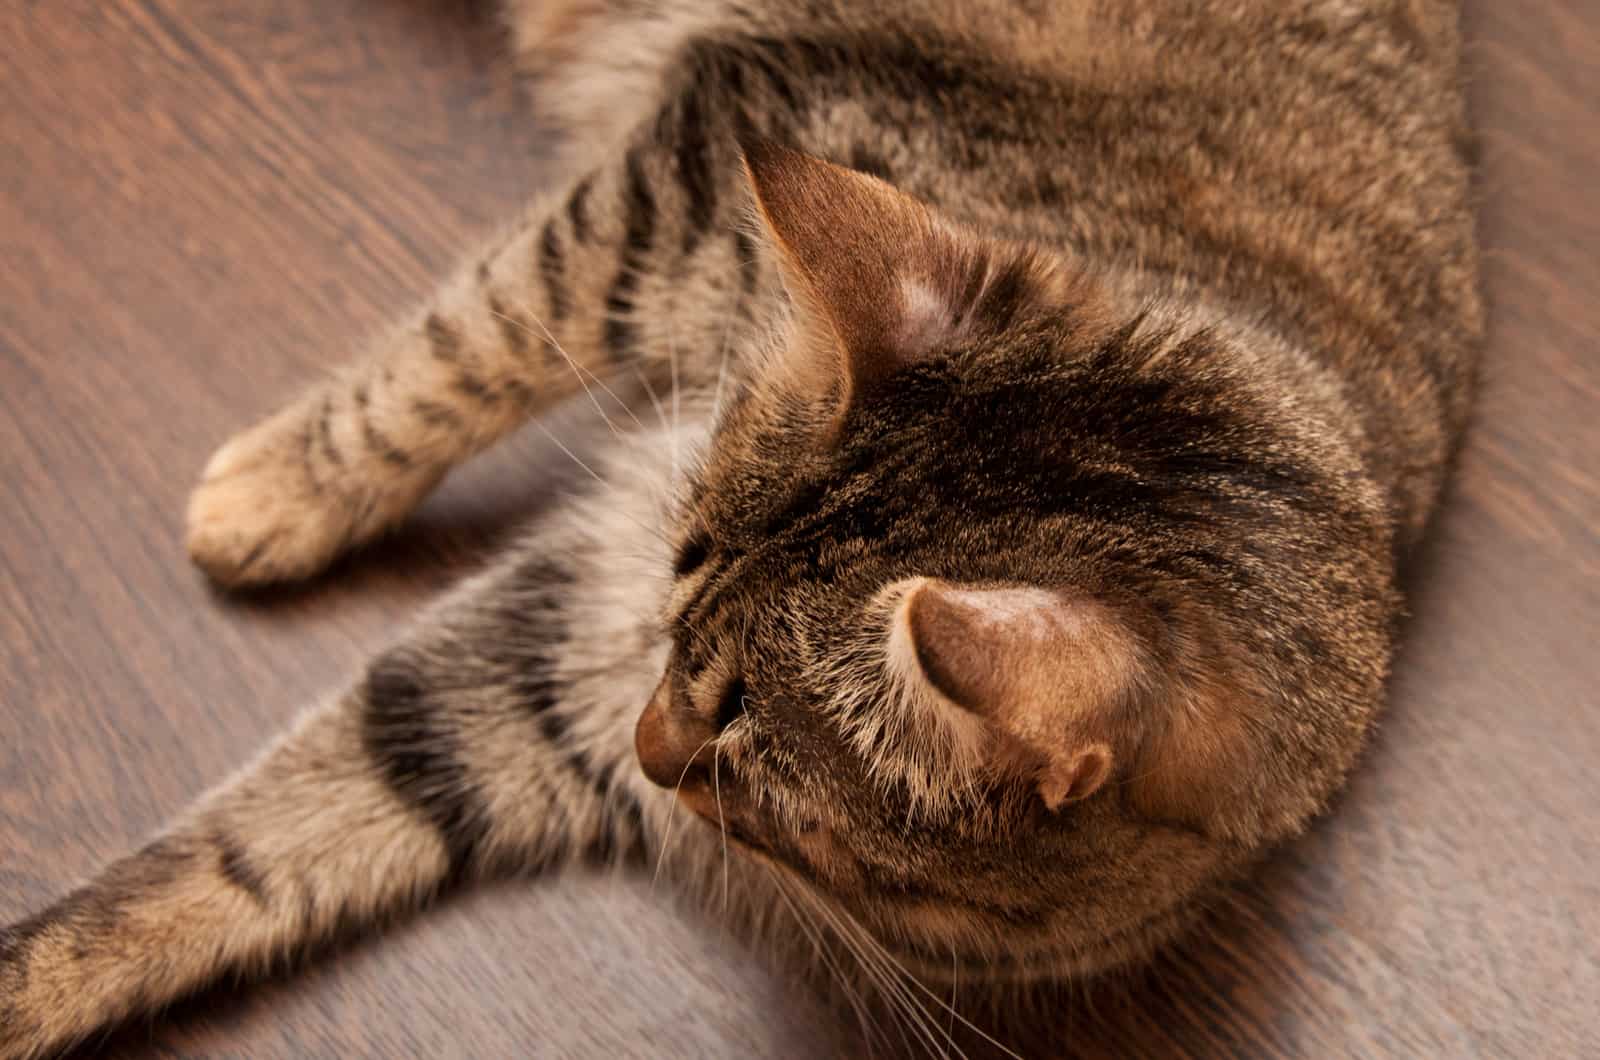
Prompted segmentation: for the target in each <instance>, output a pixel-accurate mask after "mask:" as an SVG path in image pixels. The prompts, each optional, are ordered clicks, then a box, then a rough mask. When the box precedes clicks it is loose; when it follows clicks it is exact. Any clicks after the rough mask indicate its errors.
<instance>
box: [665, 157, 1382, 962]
mask: <svg viewBox="0 0 1600 1060" xmlns="http://www.w3.org/2000/svg"><path fill="white" fill-rule="evenodd" d="M747 169H748V171H749V175H750V180H751V183H752V186H753V188H754V191H755V201H756V204H757V206H758V209H759V214H760V216H761V221H762V224H763V225H764V226H765V228H766V236H767V238H768V240H769V244H770V246H771V247H772V248H773V249H774V252H775V255H776V257H777V258H778V260H779V262H780V267H781V271H782V273H783V276H784V280H785V284H786V287H787V288H788V290H789V292H790V295H791V298H790V301H791V303H792V314H791V318H790V319H789V321H788V323H787V326H786V327H784V328H782V329H780V334H779V335H778V337H777V338H776V339H775V341H774V345H773V349H772V351H771V353H770V356H769V358H768V360H767V362H766V363H765V365H764V367H762V368H761V369H760V370H759V371H758V372H757V373H756V374H755V378H754V379H753V380H752V381H751V382H750V383H749V385H748V386H747V387H745V388H744V389H743V392H742V393H741V394H740V395H739V396H738V397H737V398H736V399H735V400H734V401H733V402H732V403H731V406H730V407H729V408H727V409H726V410H725V412H724V413H723V415H722V417H721V419H720V422H719V423H718V425H717V429H716V433H715V436H714V438H713V440H712V442H711V446H710V449H709V452H708V453H707V454H706V456H705V459H704V461H703V463H702V465H701V466H700V468H699V469H698V471H697V472H696V474H695V475H694V476H693V477H692V481H691V483H690V484H689V487H688V490H687V495H686V496H685V498H684V503H683V504H682V506H681V510H680V512H679V515H678V518H679V521H680V526H679V527H678V531H677V541H678V546H677V554H676V557H675V571H674V574H675V584H674V589H673V592H672V595H671V602H670V605H669V614H668V615H667V616H666V618H667V621H668V623H669V629H670V632H671V636H672V640H673V644H674V648H673V652H672V656H671V660H670V662H669V664H668V667H667V672H666V675H665V677H664V679H663V681H662V683H661V686H660V689H659V690H658V692H657V693H656V696H655V697H654V699H653V700H652V702H651V704H650V705H649V707H648V708H647V709H646V710H645V712H644V714H643V715H642V717H641V720H640V724H639V729H638V746H639V752H640V758H641V761H642V763H643V765H644V768H645V771H646V772H647V773H648V774H649V775H650V776H651V778H652V779H654V780H656V781H657V782H659V783H662V784H664V785H667V786H675V787H677V788H678V789H679V791H680V797H681V798H682V799H683V800H684V801H685V802H687V803H688V804H689V805H690V806H691V807H692V808H693V809H695V810H696V811H698V812H699V813H700V814H701V816H703V817H705V818H707V819H708V820H709V821H711V822H712V823H713V825H724V826H725V827H726V829H727V831H728V833H729V835H730V836H732V837H733V838H734V839H735V840H736V841H737V842H738V843H740V844H742V846H743V847H745V848H746V849H747V850H748V851H749V852H751V853H752V854H753V856H755V857H757V858H765V859H770V861H771V862H772V863H773V864H774V865H775V866H777V867H779V868H778V871H780V872H783V873H786V874H789V875H791V876H792V877H796V878H798V879H799V880H801V881H803V882H804V885H805V886H807V887H809V888H811V889H812V890H814V891H816V892H818V893H819V894H821V895H823V896H825V897H826V898H827V899H828V900H830V901H833V902H836V903H838V904H839V905H840V906H841V907H843V908H845V909H846V910H848V911H849V912H850V913H851V915H853V916H855V917H857V918H859V919H860V920H862V921H863V922H865V923H866V925H867V926H868V927H869V928H870V929H871V930H872V931H874V932H875V933H876V934H877V935H878V936H879V937H880V938H882V939H884V940H885V941H887V942H888V943H890V944H891V945H892V946H893V947H894V948H895V949H896V951H897V952H898V954H899V956H900V959H902V960H905V961H907V962H916V963H917V964H918V965H919V966H920V967H921V969H922V970H923V972H924V973H925V974H928V975H930V976H931V975H938V974H939V973H940V972H941V971H945V970H948V969H950V968H951V967H952V963H954V964H956V965H958V966H959V965H962V964H967V963H970V964H972V965H975V966H978V967H981V968H983V969H985V974H987V975H991V976H992V975H1009V976H1013V977H1015V978H1019V979H1025V978H1036V977H1047V976H1048V977H1054V976H1061V975H1065V974H1073V973H1078V972H1084V971H1090V970H1094V969H1098V968H1103V967H1106V966H1108V965H1111V964H1115V963H1117V962H1119V961H1122V960H1125V959H1128V958H1131V957H1134V956H1137V955H1139V954H1142V953H1143V952H1144V951H1145V950H1146V949H1148V947H1149V946H1150V945H1151V944H1152V943H1154V942H1158V941H1160V940H1161V939H1162V938H1164V937H1166V936H1167V935H1169V934H1171V933H1172V932H1173V931H1174V930H1176V929H1177V928H1178V927H1180V926H1181V925H1182V924H1183V923H1184V921H1185V920H1186V918H1187V914H1188V911H1189V908H1190V907H1191V906H1192V905H1193V902H1192V899H1194V898H1195V897H1197V896H1198V895H1200V894H1202V893H1203V892H1204V891H1205V890H1206V889H1207V888H1209V887H1211V886H1213V885H1214V884H1215V883H1216V882H1217V881H1218V880H1220V879H1222V878H1224V877H1226V876H1227V875H1229V874H1231V873H1232V872H1234V871H1236V870H1237V868H1238V867H1240V866H1241V865H1242V864H1244V863H1245V862H1247V861H1248V860H1249V859H1250V857H1251V856H1252V855H1253V854H1254V853H1255V852H1257V851H1258V850H1259V849H1261V848H1262V847H1263V846H1264V845H1265V844H1267V843H1269V842H1270V841H1272V840H1275V839H1278V838H1281V837H1283V836H1285V835H1287V834H1290V833H1292V832H1294V831H1295V830H1296V829H1298V828H1299V827H1301V826H1302V824H1303V823H1304V822H1305V820H1306V819H1307V818H1308V816H1309V815H1310V814H1312V813H1313V812H1315V810H1316V809H1317V808H1318V807H1319V806H1320V805H1321V804H1322V802H1323V801H1324V800H1325V799H1326V797H1327V796H1328V794H1329V793H1330V792H1331V791H1332V790H1333V789H1334V788H1335V787H1336V785H1337V783H1338V781H1339V779H1340V778H1341V777H1342V776H1343V774H1344V772H1345V771H1346V769H1347V768H1348V766H1349V764H1350V762H1351V760H1352V757H1353V756H1354V754H1355V752H1356V750H1357V749H1358V747H1359V744H1360V741H1361V737H1362V734H1363V733H1364V731H1365V729H1366V727H1367V725H1368V721H1369V719H1370V713H1371V711H1372V709H1373V707H1374V705H1375V703H1376V699H1377V695H1378V692H1379V686H1380V684H1381V680H1382V677H1383V672H1384V668H1385V665H1386V660H1387V651H1388V636H1389V634H1388V628H1387V621H1388V615H1389V613H1390V608H1391V606H1392V599H1391V592H1392V590H1391V587H1390V576H1389V573H1388V571H1389V563H1388V560H1387V556H1386V550H1387V544H1386V542H1387V538H1386V534H1387V531H1386V529H1385V524H1384V521H1383V519H1382V516H1381V508H1380V506H1379V503H1378V501H1377V499H1376V497H1375V495H1374V494H1373V493H1372V491H1371V489H1370V487H1368V486H1366V485H1365V479H1364V478H1363V477H1362V475H1361V474H1360V469H1359V467H1358V466H1356V464H1355V463H1354V461H1353V458H1352V457H1351V456H1350V455H1349V448H1350V447H1349V445H1348V443H1347V441H1345V440H1344V438H1343V436H1342V435H1341V434H1340V433H1339V428H1337V427H1336V425H1332V424H1330V423H1328V422H1327V409H1326V408H1323V407H1320V406H1318V405H1316V403H1315V402H1312V401H1308V400H1306V399H1304V397H1303V395H1300V394H1298V393H1297V391H1296V387H1297V386H1300V385H1301V383H1303V380H1302V381H1296V380H1291V379H1287V378H1285V377H1284V376H1283V374H1282V372H1281V371H1280V370H1279V369H1277V368H1274V367H1273V364H1274V363H1275V362H1274V361H1273V360H1272V359H1271V358H1266V357H1258V356H1254V355H1253V354H1252V353H1251V351H1250V350H1248V349H1245V348H1243V345H1242V340H1241V339H1240V336H1239V335H1238V334H1235V333H1232V332H1229V331H1227V330H1226V329H1224V328H1220V327H1218V326H1216V325H1215V324H1214V323H1206V322H1202V321H1198V320H1196V319H1194V318H1192V317H1190V316H1186V315H1184V314H1183V313H1180V312H1176V311H1174V310H1173V309H1172V308H1171V306H1169V305H1168V306H1164V305H1159V304H1142V305H1127V304H1123V303H1122V302H1119V301H1118V299H1116V298H1115V297H1113V296H1112V295H1111V294H1110V293H1108V290H1107V289H1106V288H1104V287H1103V286H1102V285H1101V284H1100V283H1098V282H1097V281H1096V280H1095V279H1093V278H1092V277H1090V276H1088V275H1085V274H1084V273H1082V272H1081V271H1079V270H1078V269H1076V268H1075V267H1074V266H1073V265H1072V264H1071V263H1070V262H1069V261H1067V260H1065V259H1063V258H1062V257H1060V256H1057V255H1052V254H1050V253H1047V252H1045V251H1042V250H1040V249H1038V248H1033V247H1027V246H1022V245H1018V244H1014V243H1007V242H1003V241H997V240H993V239H988V238H985V237H982V236H980V235H978V234H976V233H973V232H971V231H968V230H965V229H963V228H961V227H959V226H957V225H954V224H952V223H950V222H948V221H946V220H944V219H942V218H941V217H940V216H938V215H937V214H936V213H935V212H934V211H933V210H931V209H930V208H928V207H926V206H925V205H923V204H921V203H920V202H918V201H917V200H915V199H913V198H911V197H909V196H907V195H905V194H903V193H901V192H899V191H897V190H896V189H894V188H893V187H891V186H890V185H888V184H885V183H883V182H881V181H878V180H876V179H874V178H871V177H868V176H865V175H863V174H859V173H855V172H852V171H850V170H846V169H842V168H839V167H836V166H832V165H829V164H827V163H824V162H821V161H818V160H816V159H812V158H809V157H807V156H804V155H800V154H796V153H794V152H791V151H788V150H785V149H781V148H776V147H770V146H762V147H756V148H752V149H750V150H748V151H747ZM957 974H960V971H959V968H958V973H957Z"/></svg>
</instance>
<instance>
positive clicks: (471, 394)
mask: <svg viewBox="0 0 1600 1060" xmlns="http://www.w3.org/2000/svg"><path fill="white" fill-rule="evenodd" d="M450 385H451V386H452V387H453V388H454V389H455V391H456V392H457V393H459V394H461V395H462V396H464V397H468V398H471V399H472V400H473V401H476V402H478V403H479V404H481V405H489V404H493V403H494V402H495V401H498V400H499V398H500V395H499V394H498V393H496V392H495V390H494V388H493V387H491V386H490V385H489V384H488V383H485V382H484V381H483V380H482V379H479V378H478V377H477V376H475V375H473V374H472V373H471V372H469V371H467V370H466V369H462V370H461V373H460V374H459V375H457V376H456V377H455V379H454V380H453V381H452V382H451V384H450Z"/></svg>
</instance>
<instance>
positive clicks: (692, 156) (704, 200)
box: [676, 87, 717, 254]
mask: <svg viewBox="0 0 1600 1060" xmlns="http://www.w3.org/2000/svg"><path fill="white" fill-rule="evenodd" d="M682 106H683V110H682V113H681V116H680V118H679V122H678V137H677V140H678V145H677V150H676V156H677V168H676V173H677V176H678V183H679V184H680V185H681V186H682V187H683V193H684V196H685V198H686V199H687V200H688V207H689V210H688V226H687V227H686V228H685V229H684V232H683V252H684V253H685V254H692V253H694V248H695V247H696V246H698V245H699V243H700V238H701V237H702V236H704V235H705V233H706V232H707V231H708V230H709V229H710V228H711V222H712V219H713V218H714V217H715V215H716V209H717V185H716V182H715V180H714V179H713V177H712V172H711V145H710V143H709V142H708V140H707V136H706V114H705V110H704V108H703V107H702V106H701V99H700V89H699V88H698V87H696V88H695V89H692V90H690V91H689V92H688V93H687V94H686V95H685V96H684V97H683V104H682Z"/></svg>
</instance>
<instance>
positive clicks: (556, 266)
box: [539, 217, 568, 320]
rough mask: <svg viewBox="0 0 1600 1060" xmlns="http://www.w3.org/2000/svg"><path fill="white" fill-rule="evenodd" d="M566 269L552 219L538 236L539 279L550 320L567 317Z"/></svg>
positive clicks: (559, 239) (554, 221) (554, 222)
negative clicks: (542, 284) (541, 282)
mask: <svg viewBox="0 0 1600 1060" xmlns="http://www.w3.org/2000/svg"><path fill="white" fill-rule="evenodd" d="M566 269H567V265H566V257H565V255H564V254H562V252H561V237H560V235H559V234H558V233H557V232H556V219H555V218H554V217H552V218H550V220H548V221H546V222H545V224H544V231H543V232H541V233H540V235H539V278H540V279H541V280H543V281H544V295H545V300H546V301H547V302H548V303H549V309H550V319H551V320H564V319H566V316H567V310H568V304H567V283H566Z"/></svg>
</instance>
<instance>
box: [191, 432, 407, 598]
mask: <svg viewBox="0 0 1600 1060" xmlns="http://www.w3.org/2000/svg"><path fill="white" fill-rule="evenodd" d="M305 408H306V406H305V404H304V403H302V404H301V405H299V406H295V407H291V408H289V409H286V410H284V411H283V412H280V413H279V414H278V415H276V416H273V417H272V418H270V419H268V420H265V421H264V422H262V423H259V424H257V425H256V426H254V427H252V428H250V429H249V430H247V431H245V432H243V433H242V434H239V435H237V436H235V437H234V438H233V439H231V440H230V441H228V442H227V443H226V444H224V445H223V446H222V448H220V449H218V450H217V452H216V453H215V455H213V456H212V457H211V461H210V463H208V464H207V465H206V468H205V471H204V472H203V473H202V475H201V477H200V484H199V485H198V486H196V487H195V490H194V492H193V493H192V494H191V495H190V497H189V511H188V529H187V545H188V549H189V555H190V557H191V558H193V560H194V562H195V563H196V564H197V565H198V566H199V567H200V569H201V570H203V571H205V572H206V574H208V575H209V576H210V577H211V578H212V579H213V580H215V581H217V582H219V583H220V584H222V585H226V586H230V587H244V586H255V585H266V584H270V583H273V582H284V581H294V580H297V579H301V578H307V577H310V576H311V575H313V574H316V573H318V572H319V571H321V570H322V569H323V568H324V567H326V566H327V565H328V564H329V563H330V562H332V561H333V559H334V558H335V557H337V556H338V555H339V554H340V553H342V552H344V551H345V550H346V549H348V548H350V547H352V546H354V545H357V544H360V543H362V542H365V541H367V540H369V539H370V538H372V537H374V536H376V535H377V534H378V533H380V532H381V531H383V530H384V529H386V528H387V527H388V526H390V525H392V524H393V523H394V522H395V521H397V520H398V519H400V518H401V517H403V516H404V515H405V513H406V512H407V511H409V510H410V508H411V507H412V506H413V505H414V504H415V503H416V501H417V499H418V498H419V497H420V495H421V494H422V493H423V492H425V487H426V485H427V483H425V482H417V481H410V480H408V481H405V482H398V481H394V476H392V475H387V476H386V475H385V474H384V472H383V470H382V469H378V468H373V467H371V466H369V462H367V461H357V460H355V459H353V458H352V457H351V456H346V457H341V458H340V459H337V460H336V459H334V458H333V457H331V456H330V455H328V451H327V450H328V447H327V446H326V445H325V443H324V440H323V439H322V438H321V436H320V428H321V421H319V419H318V417H317V416H315V415H308V414H306V412H305ZM409 478H413V477H408V479H409Z"/></svg>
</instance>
